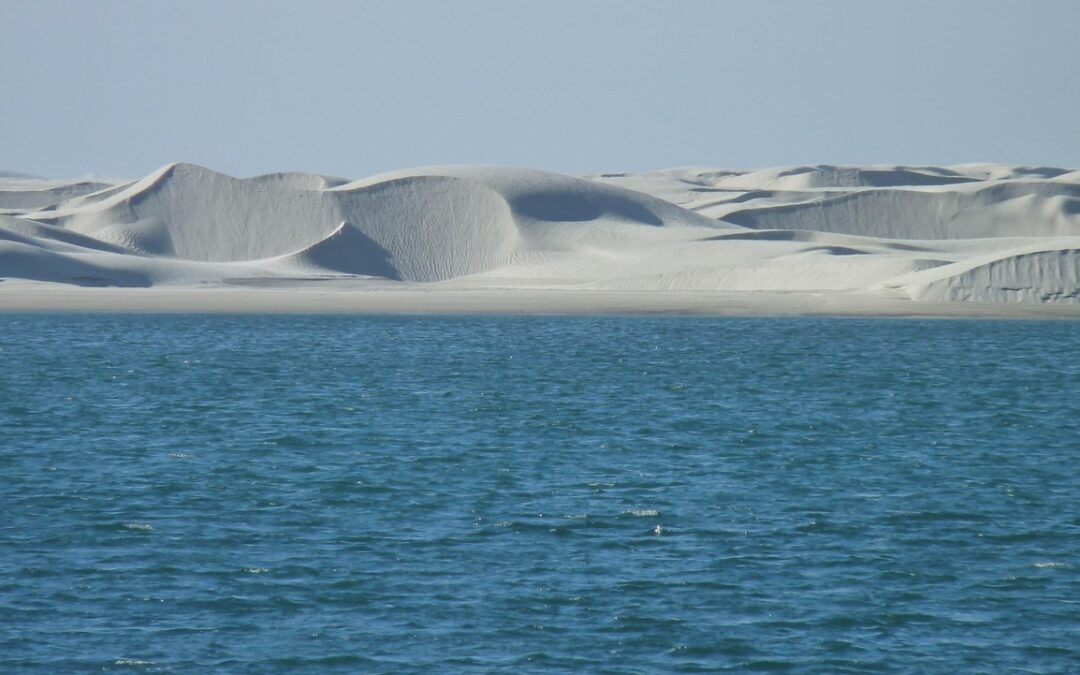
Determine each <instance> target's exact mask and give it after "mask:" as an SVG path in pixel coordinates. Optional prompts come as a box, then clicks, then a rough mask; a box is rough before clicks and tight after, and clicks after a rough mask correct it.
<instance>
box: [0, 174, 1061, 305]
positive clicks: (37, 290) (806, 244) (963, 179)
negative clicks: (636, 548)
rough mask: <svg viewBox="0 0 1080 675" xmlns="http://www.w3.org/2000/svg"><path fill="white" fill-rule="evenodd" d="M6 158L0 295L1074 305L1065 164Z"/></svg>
mask: <svg viewBox="0 0 1080 675" xmlns="http://www.w3.org/2000/svg"><path fill="white" fill-rule="evenodd" d="M7 176H9V177H0V309H24V310H25V309H80V308H86V309H96V310H106V309H116V310H124V309H133V310H134V309H142V310H153V309H160V310H179V311H198V310H200V309H204V310H234V311H235V310H240V311H243V310H250V311H274V310H279V311H304V310H305V309H309V310H311V311H589V312H591V311H687V312H716V313H737V314H747V313H750V314H752V313H854V314H946V315H951V314H956V315H980V314H999V315H1022V316H1038V315H1065V316H1080V172H1078V171H1070V170H1066V169H1054V168H1049V167H1024V166H1005V165H989V164H967V165H958V166H950V167H897V166H873V167H836V166H805V167H788V168H780V169H767V170H761V171H730V170H720V169H708V168H689V169H672V170H666V171H658V172H654V173H648V174H637V175H634V174H621V173H619V174H599V175H595V176H589V177H585V178H574V177H569V176H563V175H559V174H553V173H547V172H543V171H535V170H529V169H518V168H503V167H459V166H455V167H428V168H421V169H414V170H406V171H397V172H393V173H389V174H384V175H380V176H375V177H372V178H366V179H362V180H357V181H348V180H345V179H341V178H332V177H326V176H318V175H311V174H299V173H283V174H269V175H264V176H257V177H254V178H245V179H237V178H233V177H230V176H226V175H223V174H220V173H216V172H214V171H211V170H208V169H205V168H202V167H198V166H194V165H190V164H170V165H168V166H165V167H163V168H161V169H159V170H158V171H155V172H154V173H152V174H150V175H149V176H147V177H145V178H143V179H141V180H138V181H133V182H114V181H96V180H95V181H90V180H80V181H45V180H40V179H32V178H24V177H11V176H12V175H11V174H7ZM123 289H138V290H137V291H136V290H126V291H125V290H123Z"/></svg>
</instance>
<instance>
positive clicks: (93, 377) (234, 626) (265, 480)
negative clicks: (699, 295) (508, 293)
mask: <svg viewBox="0 0 1080 675" xmlns="http://www.w3.org/2000/svg"><path fill="white" fill-rule="evenodd" d="M0 369H2V370H0V479H2V480H0V672H5V673H17V672H24V671H38V672H47V673H59V672H83V671H95V672H101V671H111V672H115V671H127V670H134V671H145V672H177V673H195V672H223V673H228V672H238V673H264V672H276V671H281V672H284V671H288V672H324V671H328V670H337V671H341V672H376V673H377V672H386V673H420V672H432V673H456V672H470V673H471V672H477V673H487V672H496V673H522V672H598V673H599V672H603V673H666V672H715V671H723V670H733V671H769V672H806V673H821V672H828V673H854V672H899V673H927V672H934V673H960V672H965V673H967V672H993V673H1007V672H1018V673H1020V672H1022V673H1065V672H1080V323H1075V322H1073V323H1070V322H1020V321H1015V322H994V321H916V320H900V321H897V320H861V319H731V318H675V317H662V318H644V317H636V318H635V317H603V318H584V317H578V318H541V317H462V316H458V317H333V316H321V317H320V316H276V317H274V316H168V315H145V316H119V315H118V316H100V315H99V316H90V315H87V316H81V315H10V314H9V315H0Z"/></svg>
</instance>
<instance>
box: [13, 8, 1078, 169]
mask: <svg viewBox="0 0 1080 675" xmlns="http://www.w3.org/2000/svg"><path fill="white" fill-rule="evenodd" d="M0 25H2V26H3V28H4V38H3V40H0V87H2V92H3V95H2V96H0V170H7V171H18V172H24V173H29V174H36V175H42V176H47V177H53V178H59V177H77V176H92V175H96V176H104V177H137V176H140V175H144V174H146V173H148V172H150V171H152V170H153V169H155V168H157V167H159V166H161V165H163V164H166V163H169V162H172V161H187V162H194V163H197V164H202V165H204V166H208V167H210V168H213V169H216V170H219V171H223V172H225V173H229V174H231V175H236V176H250V175H255V174H259V173H267V172H272V171H310V172H316V173H322V174H328V175H337V176H343V177H350V178H355V177H362V176H367V175H372V174H376V173H380V172H383V171H389V170H393V169H398V168H406V167H414V166H423V165H431V164H509V165H518V166H530V167H535V168H540V169H547V170H552V171H560V172H564V173H573V174H581V173H589V172H595V171H618V170H621V171H644V170H650V169H659V168H665V167H674V166H715V167H729V168H754V167H765V166H783V165H795V164H821V163H829V164H868V163H888V164H952V163H960V162H975V161H978V162H984V161H989V162H1008V163H1019V164H1039V165H1052V166H1066V167H1080V47H1078V46H1077V45H1078V43H1077V39H1076V30H1077V26H1080V2H1076V1H1075V0H1028V1H1026V2H1022V3H1021V2H1015V1H1014V0H953V1H951V2H945V1H942V0H907V1H904V2H899V1H886V0H819V1H817V2H797V1H795V0H790V1H789V0H746V1H735V0H731V1H725V0H656V1H648V2H646V1H640V0H611V1H607V0H567V1H562V0H544V1H543V2H526V1H519V0H453V1H450V0H431V1H424V2H421V1H416V0H386V1H382V2H374V1H372V2H363V1H359V0H354V1H348V2H344V1H342V2H338V1H332V0H310V1H309V2H291V1H290V2H285V1H275V0H250V1H239V0H232V1H230V0H212V1H203V0H175V1H173V2H165V1H158V0H99V1H95V0H68V1H63V2H60V1H56V0H0Z"/></svg>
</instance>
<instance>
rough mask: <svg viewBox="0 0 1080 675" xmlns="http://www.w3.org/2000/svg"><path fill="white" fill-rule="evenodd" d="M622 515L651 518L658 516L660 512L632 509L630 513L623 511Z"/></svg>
mask: <svg viewBox="0 0 1080 675" xmlns="http://www.w3.org/2000/svg"><path fill="white" fill-rule="evenodd" d="M623 513H625V514H626V515H628V516H637V517H638V518H651V517H653V516H658V515H660V512H659V511H657V510H656V509H632V510H630V511H623Z"/></svg>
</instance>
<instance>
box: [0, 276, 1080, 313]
mask: <svg viewBox="0 0 1080 675" xmlns="http://www.w3.org/2000/svg"><path fill="white" fill-rule="evenodd" d="M39 312H40V313H90V314H114V313H115V314H141V313H162V314H345V315H348V314H358V315H362V314H421V315H422V314H507V315H515V314H517V315H586V316H587V315H597V316H602V315H619V314H628V315H629V314H640V315H681V316H731V317H740V316H742V317H755V316H757V317H765V316H807V317H830V316H832V317H867V318H910V319H929V318H950V319H964V318H966V319H1059V320H1060V319H1066V320H1068V319H1073V320H1076V319H1080V304H1067V305H1066V304H1034V303H1031V304H1029V303H985V302H928V301H915V300H910V299H907V298H904V297H900V296H890V295H884V294H870V293H844V292H836V291H826V292H819V293H813V292H768V291H744V292H714V291H602V290H568V289H523V288H512V289H508V288H471V289H466V288H460V287H451V288H445V287H444V288H439V287H436V286H432V285H427V284H417V285H409V286H408V287H405V288H393V287H386V286H382V285H380V287H378V288H368V289H362V290H358V289H355V288H353V289H342V288H330V289H328V288H326V287H322V288H304V287H294V288H289V289H281V288H275V289H266V288H228V287H211V288H192V287H173V288H160V287H159V288H137V289H132V288H71V287H59V286H58V287H52V286H49V287H45V286H41V285H38V284H21V283H17V284H10V285H9V284H3V283H0V313H2V314H11V313H39Z"/></svg>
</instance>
